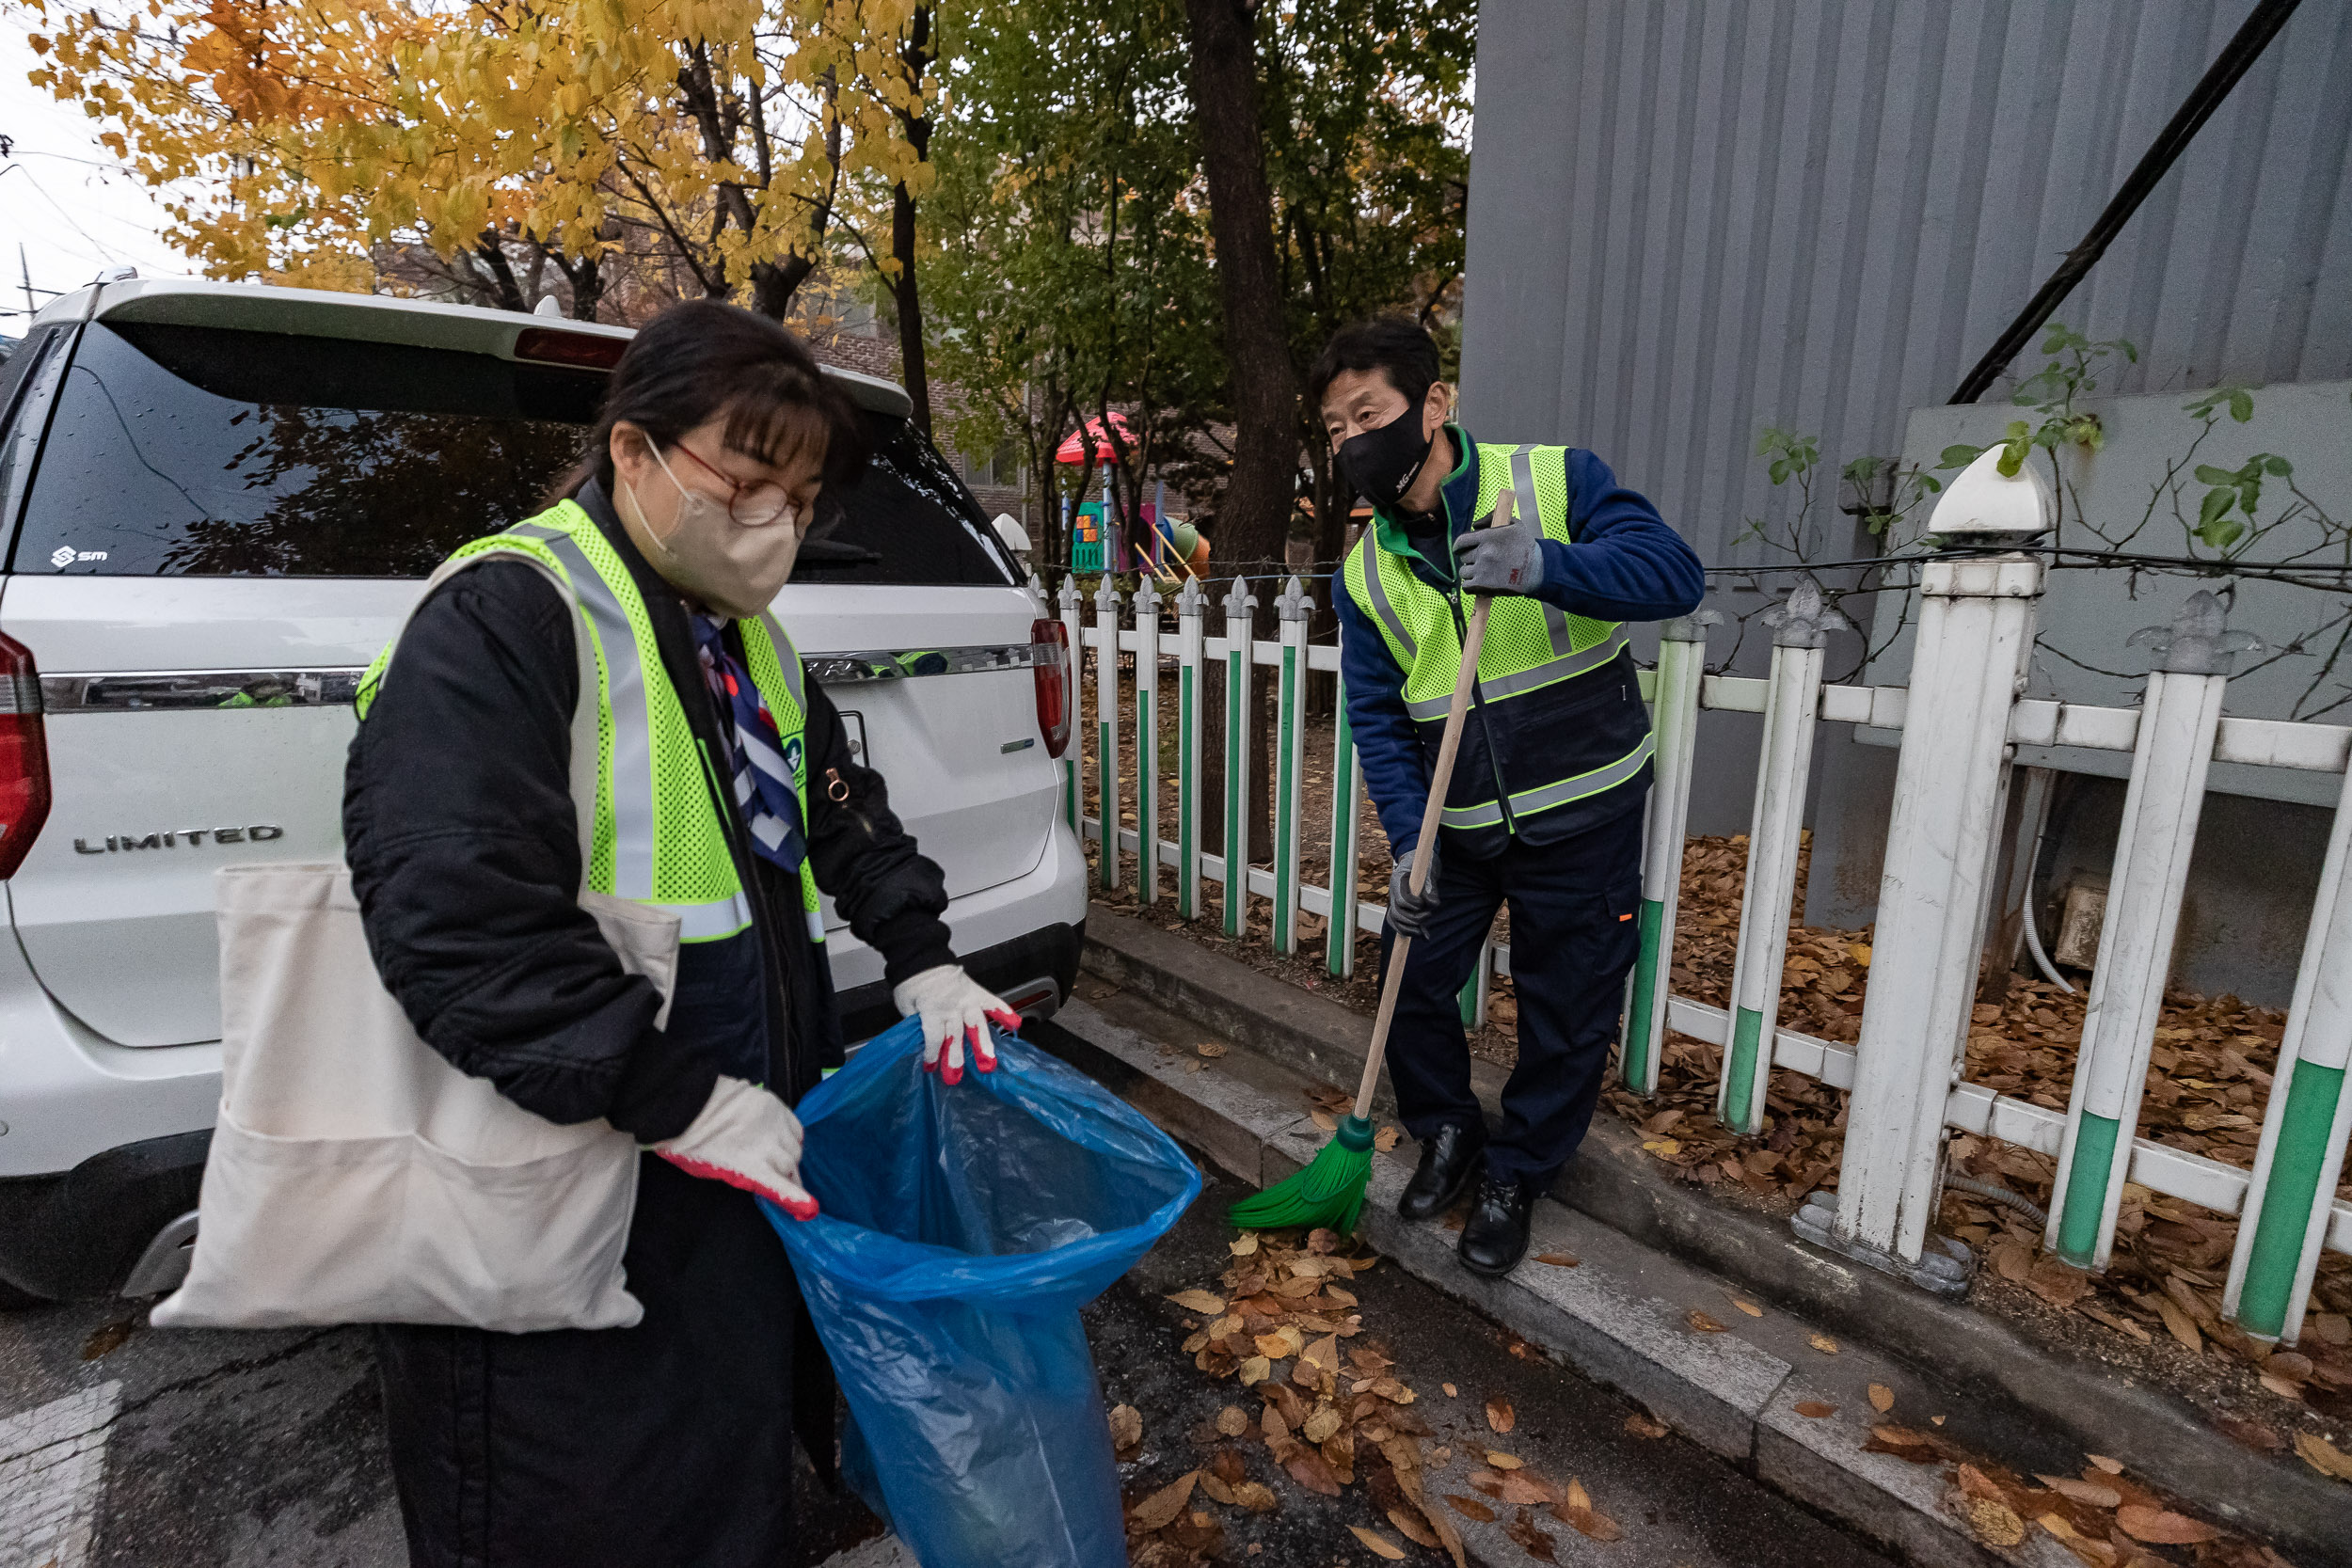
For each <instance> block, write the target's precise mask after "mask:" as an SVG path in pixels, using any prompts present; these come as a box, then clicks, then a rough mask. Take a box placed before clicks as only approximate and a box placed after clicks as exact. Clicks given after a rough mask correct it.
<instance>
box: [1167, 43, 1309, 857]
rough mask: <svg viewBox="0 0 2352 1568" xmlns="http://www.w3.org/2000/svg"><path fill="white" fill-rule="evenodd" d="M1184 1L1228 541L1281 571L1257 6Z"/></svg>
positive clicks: (1265, 737) (1282, 425) (1265, 778)
mask: <svg viewBox="0 0 2352 1568" xmlns="http://www.w3.org/2000/svg"><path fill="white" fill-rule="evenodd" d="M1184 10H1185V13H1186V15H1187V16H1188V17H1189V19H1190V21H1191V24H1192V97H1193V122H1194V125H1195V127H1196V128H1197V130H1198V132H1199V134H1200V154H1201V166H1202V169H1203V171H1204V173H1205V174H1206V175H1207V177H1208V184H1209V226H1210V231H1211V233H1212V234H1213V235H1214V237H1215V239H1216V273H1217V280H1218V285H1219V288H1220V291H1221V293H1222V294H1223V298H1224V304H1225V358H1226V368H1227V371H1228V373H1229V375H1230V377H1231V385H1232V404H1233V469H1232V474H1231V475H1230V476H1229V477H1228V479H1227V480H1226V483H1225V496H1224V499H1223V501H1222V503H1221V504H1220V505H1219V506H1218V507H1217V514H1216V541H1217V550H1218V553H1219V554H1220V555H1222V556H1223V557H1224V558H1225V563H1226V565H1227V566H1228V567H1230V568H1231V569H1232V570H1233V571H1235V572H1258V571H1276V570H1279V569H1280V567H1281V563H1282V546H1283V542H1284V541H1285V540H1286V539H1287V538H1288V537H1289V534H1290V523H1291V510H1292V505H1293V501H1294V498H1295V495H1296V493H1297V471H1298V378H1297V373H1296V372H1295V368H1294V367H1293V366H1292V364H1291V356H1290V333H1289V330H1288V327H1287V326H1286V325H1285V323H1284V321H1283V312H1282V289H1281V282H1280V272H1279V267H1278V266H1277V263H1276V258H1275V251H1274V196H1273V193H1272V191H1271V190H1270V189H1269V188H1268V187H1267V185H1266V177H1265V146H1264V140H1263V136H1262V135H1261V134H1260V131H1259V126H1258V67H1257V35H1256V30H1255V23H1254V21H1253V8H1251V7H1248V6H1246V5H1245V4H1244V3H1243V0H1184ZM1262 596H1263V595H1262ZM1272 673H1273V672H1271V671H1268V670H1253V671H1251V672H1250V675H1251V679H1252V680H1253V681H1254V682H1256V683H1257V684H1259V685H1261V686H1266V685H1267V682H1266V680H1265V677H1266V676H1269V675H1271V674H1272ZM1252 697H1253V701H1252V703H1251V709H1252V720H1253V723H1252V728H1253V729H1255V730H1256V732H1257V734H1256V736H1253V738H1254V739H1255V740H1256V741H1257V744H1256V745H1255V746H1253V747H1252V748H1251V750H1252V752H1253V755H1252V758H1251V761H1252V763H1253V765H1255V766H1253V767H1252V769H1251V772H1252V774H1253V777H1252V778H1251V779H1250V789H1249V807H1248V811H1249V833H1248V858H1249V859H1253V860H1265V859H1270V858H1271V857H1272V855H1273V841H1274V832H1273V799H1274V798H1273V781H1272V779H1271V777H1270V775H1269V770H1268V768H1266V767H1265V766H1264V764H1265V762H1267V761H1270V760H1271V756H1272V749H1271V740H1270V733H1269V732H1270V730H1271V725H1272V720H1273V713H1274V708H1273V699H1272V694H1271V689H1270V687H1269V689H1267V690H1266V691H1264V692H1253V693H1252ZM1220 706H1222V704H1220ZM1220 771H1221V769H1220ZM1220 793H1221V792H1220ZM1228 852H1229V853H1230V852H1231V851H1230V847H1229V850H1228Z"/></svg>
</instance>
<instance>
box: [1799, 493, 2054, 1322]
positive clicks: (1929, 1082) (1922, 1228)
mask: <svg viewBox="0 0 2352 1568" xmlns="http://www.w3.org/2000/svg"><path fill="white" fill-rule="evenodd" d="M2000 456H2001V453H2000V450H1999V449H1998V448H1995V449H1994V450H1992V451H1987V452H1986V453H1985V454H1984V455H1983V456H1982V457H1980V458H1979V459H1978V460H1977V461H1976V462H1975V463H1973V464H1971V465H1970V466H1969V467H1968V468H1967V470H1966V471H1964V472H1963V474H1962V475H1961V476H1960V478H1959V479H1957V480H1955V481H1954V482H1953V483H1952V484H1951V486H1950V487H1949V488H1948V489H1947V490H1946V491H1945V493H1944V497H1943V499H1942V500H1940V501H1939V502H1938V503H1937V505H1936V510H1935V515H1934V516H1933V517H1932V518H1931V520H1930V523H1929V527H1930V529H1931V531H1934V532H1936V533H1938V534H1942V535H1944V536H1946V537H1947V538H1953V539H1956V540H1959V541H1962V542H1967V543H1976V542H1984V543H2008V542H2013V541H2017V540H2020V539H2025V538H2030V537H2032V536H2033V535H2034V534H2036V533H2038V532H2041V531H2046V530H2047V529H2048V528H2049V526H2050V520H2051V517H2052V515H2054V514H2055V512H2056V510H2057V509H2056V505H2055V503H2054V502H2053V500H2052V499H2051V496H2050V490H2049V486H2048V485H2047V484H2046V483H2043V481H2042V476H2041V473H2040V472H2039V470H2038V469H2036V468H2035V467H2034V466H2033V465H2032V464H2031V463H2030V462H2028V463H2027V464H2026V465H2025V466H2024V467H2021V468H2020V469H2019V471H2018V473H2017V474H2016V475H2015V476H2003V475H2002V474H2000V473H1999V471H1998V468H1997V467H1996V465H1997V463H1998V462H1999V460H2000ZM2042 575H2043V574H2042V563H2041V562H2039V561H2038V560H2036V559H2034V558H2032V557H2030V556H2019V555H1994V556H1987V557H1976V558H1973V559H1942V560H1931V561H1930V562H1927V563H1926V564H1925V565H1924V566H1923V567H1922V569H1921V572H1920V583H1919V595H1920V599H1919V631H1918V639H1917V642H1916V644H1915V651H1914V653H1913V656H1912V662H1911V692H1910V705H1909V712H1910V715H1911V719H1910V721H1909V722H1908V723H1906V724H1905V726H1904V728H1903V741H1902V751H1901V753H1900V757H1899V761H1898V762H1897V764H1896V770H1895V809H1894V813H1893V820H1892V821H1891V822H1890V823H1889V825H1888V829H1887V835H1886V864H1885V870H1884V872H1883V875H1882V877H1881V879H1880V881H1879V903H1878V923H1877V933H1876V937H1875V943H1874V945H1875V952H1874V954H1873V956H1872V958H1871V962H1870V989H1869V993H1868V997H1867V1000H1866V1001H1865V1002H1864V1004H1863V1012H1862V1038H1861V1044H1860V1046H1859V1052H1858V1058H1859V1059H1858V1061H1857V1063H1856V1070H1855V1083H1854V1089H1853V1096H1852V1099H1851V1101H1849V1102H1848V1107H1847V1116H1846V1123H1847V1126H1846V1150H1845V1157H1844V1162H1843V1164H1842V1165H1841V1167H1840V1170H1839V1174H1838V1184H1837V1192H1836V1196H1835V1198H1834V1200H1831V1201H1830V1202H1828V1203H1825V1204H1811V1203H1809V1204H1808V1205H1807V1206H1806V1207H1805V1208H1804V1209H1802V1210H1800V1211H1799V1212H1798V1213H1797V1216H1796V1219H1795V1221H1794V1222H1793V1223H1794V1226H1795V1228H1796V1231H1797V1233H1798V1234H1799V1235H1801V1236H1804V1237H1805V1238H1806V1239H1807V1240H1810V1241H1817V1242H1820V1243H1823V1244H1825V1245H1829V1246H1833V1247H1836V1249H1837V1250H1839V1251H1841V1252H1844V1253H1846V1254H1847V1255H1848V1256H1850V1257H1852V1258H1855V1259H1860V1260H1862V1261H1865V1262H1868V1263H1870V1264H1871V1265H1873V1266H1875V1267H1881V1268H1884V1269H1886V1270H1888V1271H1889V1272H1892V1273H1897V1274H1900V1275H1904V1276H1906V1277H1908V1278H1910V1279H1912V1280H1914V1281H1915V1282H1916V1283H1918V1284H1920V1285H1922V1286H1924V1287H1926V1288H1928V1289H1930V1290H1937V1291H1947V1292H1955V1293H1956V1292H1957V1291H1963V1290H1965V1289H1966V1286H1967V1274H1966V1269H1965V1267H1964V1265H1963V1263H1962V1262H1961V1260H1960V1259H1957V1258H1956V1257H1955V1256H1954V1255H1953V1254H1952V1253H1951V1252H1949V1251H1948V1250H1947V1249H1946V1248H1944V1247H1942V1246H1939V1247H1937V1248H1936V1249H1935V1251H1934V1252H1933V1253H1932V1255H1931V1254H1930V1253H1929V1250H1928V1233H1929V1228H1930V1227H1931V1225H1932V1224H1933V1222H1934V1218H1935V1209H1936V1203H1937V1198H1938V1195H1939V1193H1940V1191H1941V1188H1942V1185H1943V1172H1942V1168H1941V1167H1942V1164H1943V1153H1944V1117H1945V1109H1946V1106H1947V1104H1948V1102H1949V1101H1950V1099H1951V1091H1952V1085H1953V1083H1954V1081H1955V1080H1956V1079H1957V1078H1958V1076H1959V1073H1960V1069H1961V1065H1962V1054H1961V1053H1962V1050H1963V1047H1964V1046H1965V1045H1966V1043H1967V1037H1968V1012H1969V1008H1970V1007H1971V1006H1974V1004H1975V1000H1976V984H1977V957H1978V953H1979V948H1980V947H1981V945H1982V942H1983V937H1984V918H1983V917H1984V908H1985V900H1986V898H1987V897H1988V896H1989V886H1990V882H1991V879H1992V875H1993V868H1994V834H1995V832H1996V831H1997V830H1998V827H1999V824H2000V820H2001V810H2002V807H2003V805H2004V803H2005V801H2006V800H2007V784H2008V776H2009V723H2010V711H2011V709H2012V708H2013V707H2014V706H2015V705H2016V702H2017V697H2018V694H2019V692H2020V691H2021V690H2022V689H2023V686H2024V681H2025V673H2026V657H2027V656H2028V655H2029V654H2030V653H2031V651H2032V648H2033V636H2034V618H2035V611H2036V609H2037V607H2038V604H2039V601H2040V599H2041V595H2042ZM1954 1244H1955V1245H1957V1244H1958V1243H1954Z"/></svg>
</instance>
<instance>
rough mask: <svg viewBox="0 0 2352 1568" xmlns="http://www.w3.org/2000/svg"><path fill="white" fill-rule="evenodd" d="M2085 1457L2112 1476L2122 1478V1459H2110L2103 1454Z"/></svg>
mask: <svg viewBox="0 0 2352 1568" xmlns="http://www.w3.org/2000/svg"><path fill="white" fill-rule="evenodd" d="M2083 1457H2084V1458H2085V1459H2088V1460H2090V1462H2091V1463H2092V1464H2093V1465H2097V1466H2099V1468H2101V1469H2102V1470H2105V1471H2106V1473H2107V1474H2109V1475H2111V1476H2120V1475H2122V1473H2123V1462H2122V1460H2120V1459H2109V1458H2108V1457H2107V1456H2106V1454H2103V1453H2087V1454H2085V1455H2083Z"/></svg>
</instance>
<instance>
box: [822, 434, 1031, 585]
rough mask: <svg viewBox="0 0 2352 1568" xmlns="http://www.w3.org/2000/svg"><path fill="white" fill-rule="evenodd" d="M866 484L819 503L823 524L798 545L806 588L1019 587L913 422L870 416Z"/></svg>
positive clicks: (998, 546)
mask: <svg viewBox="0 0 2352 1568" xmlns="http://www.w3.org/2000/svg"><path fill="white" fill-rule="evenodd" d="M863 419H864V425H865V431H866V451H867V458H866V472H865V475H864V476H863V477H862V478H861V479H859V481H858V482H857V483H855V484H852V485H850V486H848V487H846V488H844V489H841V490H839V491H838V492H834V491H828V492H827V493H826V495H825V496H824V497H822V498H821V499H819V500H818V503H817V524H816V526H815V527H814V528H813V529H811V530H810V531H809V536H808V541H807V543H805V544H803V546H801V555H800V560H799V562H798V563H797V564H796V565H795V566H794V567H793V572H792V575H793V578H794V580H795V581H801V582H858V583H877V582H880V583H908V584H914V585H925V584H947V583H993V584H997V585H1000V586H1001V585H1002V584H1005V583H1009V582H1019V581H1020V580H1021V576H1020V574H1019V573H1018V572H1017V571H1016V570H1015V568H1014V565H1013V561H1012V557H1011V555H1010V553H1009V552H1008V551H1007V550H1006V548H1005V546H1004V543H1003V541H1001V540H1000V539H998V538H997V536H996V531H995V529H994V528H993V527H992V526H991V525H990V523H989V520H988V515H987V514H986V513H984V512H982V511H981V510H980V503H979V502H978V501H977V500H975V499H972V493H971V492H970V491H969V490H966V489H965V488H964V487H963V482H962V481H961V480H960V479H958V478H957V477H956V471H955V470H954V469H953V468H951V467H948V466H947V462H946V459H945V458H943V457H941V456H940V455H939V449H938V448H937V447H935V446H933V445H931V443H930V440H929V439H928V438H927V437H926V436H924V435H923V433H922V431H921V430H920V429H919V428H918V427H917V426H916V425H915V423H914V420H910V419H906V418H904V417H902V416H898V415H890V414H876V413H872V412H870V411H869V412H867V413H866V415H864V417H863Z"/></svg>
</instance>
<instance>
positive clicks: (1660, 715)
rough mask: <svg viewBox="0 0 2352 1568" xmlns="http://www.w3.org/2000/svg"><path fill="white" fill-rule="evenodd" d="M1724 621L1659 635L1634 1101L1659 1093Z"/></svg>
mask: <svg viewBox="0 0 2352 1568" xmlns="http://www.w3.org/2000/svg"><path fill="white" fill-rule="evenodd" d="M1722 621H1723V617H1722V616H1721V615H1719V614H1717V613H1716V612H1715V611H1713V610H1695V611H1693V612H1692V613H1691V614H1689V615H1685V616H1682V617H1680V618H1678V619H1677V620H1672V621H1668V622H1667V623H1666V624H1665V625H1663V626H1660V627H1659V628H1658V684H1657V688H1656V697H1655V700H1654V701H1653V702H1652V704H1651V705H1650V730H1651V733H1652V734H1654V735H1656V736H1658V752H1657V760H1656V762H1655V763H1654V764H1653V774H1652V780H1651V784H1650V791H1649V820H1648V823H1647V827H1646V830H1645V837H1644V842H1643V846H1642V949H1641V956H1640V957H1639V958H1636V959H1635V960H1634V964H1633V974H1632V976H1631V978H1630V979H1629V981H1628V982H1627V985H1628V990H1627V997H1628V1000H1627V1002H1626V1020H1625V1053H1624V1055H1623V1057H1622V1058H1621V1060H1620V1068H1619V1070H1620V1072H1621V1073H1622V1075H1623V1077H1624V1079H1625V1086H1626V1087H1627V1088H1629V1089H1631V1090H1632V1091H1633V1092H1634V1093H1635V1094H1638V1095H1644V1096H1647V1095H1652V1094H1656V1093H1657V1092H1658V1062H1659V1055H1660V1047H1661V1044H1662V1043H1663V1042H1664V1040H1665V1037H1666V996H1667V993H1668V991H1669V990H1671V989H1672V987H1671V983H1670V980H1669V975H1670V974H1671V972H1672V971H1673V968H1674V950H1675V910H1676V907H1677V905H1678V904H1679V903H1680V902H1681V890H1682V844H1683V839H1684V836H1685V835H1686V834H1687V833H1688V832H1689V831H1690V826H1691V780H1692V776H1693V774H1692V756H1693V755H1694V753H1695V752H1696V748H1697V741H1698V733H1699V687H1700V684H1701V683H1702V682H1703V681H1704V680H1705V679H1706V677H1707V628H1708V627H1709V626H1717V625H1720V624H1721V623H1722Z"/></svg>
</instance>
